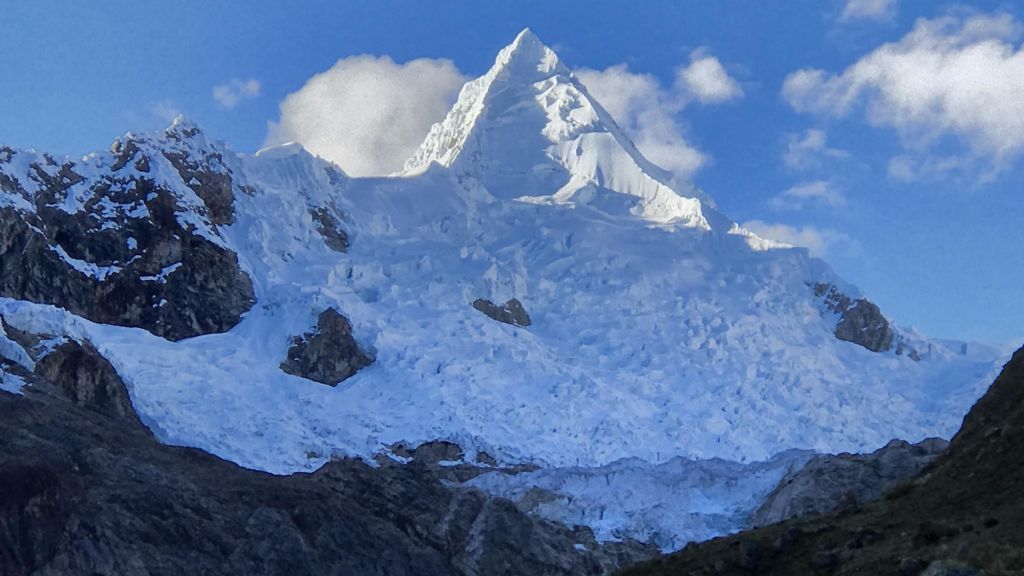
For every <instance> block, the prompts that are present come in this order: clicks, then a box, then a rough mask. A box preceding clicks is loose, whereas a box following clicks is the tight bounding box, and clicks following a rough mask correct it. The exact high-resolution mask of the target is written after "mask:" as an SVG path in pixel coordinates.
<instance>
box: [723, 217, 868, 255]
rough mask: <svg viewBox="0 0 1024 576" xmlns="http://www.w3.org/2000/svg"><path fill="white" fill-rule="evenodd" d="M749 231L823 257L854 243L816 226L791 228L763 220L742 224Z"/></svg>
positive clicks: (836, 233) (840, 235) (827, 229)
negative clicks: (830, 251) (805, 249)
mask: <svg viewBox="0 0 1024 576" xmlns="http://www.w3.org/2000/svg"><path fill="white" fill-rule="evenodd" d="M741 226H743V227H744V228H746V229H747V230H750V231H751V232H753V233H754V234H757V235H758V236H761V237H762V238H768V239H769V240H775V241H777V242H782V243H784V244H789V245H790V246H800V247H802V248H807V249H808V250H809V251H810V252H811V254H812V255H814V256H818V257H822V256H825V254H827V253H828V252H829V250H834V249H836V248H838V247H841V246H846V247H850V246H852V245H853V241H852V240H851V239H850V237H849V236H847V235H845V234H843V233H841V232H837V231H835V230H832V229H830V228H816V227H814V226H802V227H796V226H789V225H786V224H776V223H770V222H764V221H762V220H750V221H747V222H744V223H743V224H741Z"/></svg>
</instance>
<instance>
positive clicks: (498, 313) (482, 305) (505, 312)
mask: <svg viewBox="0 0 1024 576" xmlns="http://www.w3.org/2000/svg"><path fill="white" fill-rule="evenodd" d="M473 308H476V309H477V310H479V311H481V312H483V313H484V314H486V315H487V317H489V318H491V319H492V320H497V321H498V322H504V323H505V324H511V325H512V326H518V327H524V326H529V325H530V315H529V314H527V313H526V309H525V308H523V304H522V302H520V301H519V300H517V299H515V298H513V299H511V300H509V301H507V302H505V303H504V304H502V305H501V306H498V305H497V304H495V303H494V302H491V301H490V300H484V299H483V298H477V299H476V300H474V301H473Z"/></svg>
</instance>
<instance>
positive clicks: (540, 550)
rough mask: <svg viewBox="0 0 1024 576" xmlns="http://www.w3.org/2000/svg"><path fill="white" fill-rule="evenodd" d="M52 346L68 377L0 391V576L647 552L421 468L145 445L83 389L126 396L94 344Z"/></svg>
mask: <svg viewBox="0 0 1024 576" xmlns="http://www.w3.org/2000/svg"><path fill="white" fill-rule="evenodd" d="M83 351H84V352H83ZM53 354H59V355H60V356H61V357H62V359H61V360H60V361H59V362H58V364H59V365H60V366H61V367H62V369H61V370H60V371H59V372H60V374H64V373H65V372H66V373H70V374H72V375H74V376H73V377H71V378H69V379H67V380H66V381H65V382H63V383H60V384H58V383H48V382H45V381H43V380H42V378H38V377H37V379H35V380H33V381H32V383H31V385H30V386H28V387H27V388H25V389H24V393H25V396H16V395H12V394H9V393H7V392H2V391H0V438H3V442H2V443H0V574H4V575H5V576H21V575H28V574H38V575H63V574H91V575H111V576H113V575H118V576H133V575H147V576H162V575H168V576H180V575H181V574H239V575H250V574H266V575H277V574H280V575H317V574H331V575H347V574H351V575H373V574H380V575H383V574H388V575H406V574H408V575H424V576H426V575H476V574H479V575H491V574H494V575H502V574H508V575H513V574H540V575H569V574H605V573H608V572H609V571H611V570H613V569H614V568H615V567H617V566H620V565H622V564H624V563H626V562H629V561H636V560H638V559H641V558H643V557H649V556H650V555H651V554H652V550H651V549H649V548H647V547H644V546H641V545H638V544H636V543H630V542H625V543H620V544H609V545H605V546H600V545H598V544H597V543H596V542H595V541H594V539H593V535H592V534H590V533H589V531H586V530H575V531H574V530H570V529H568V528H565V527H563V526H559V525H555V524H551V523H548V522H544V521H540V520H536V519H533V518H530V517H529V516H526V515H525V514H523V513H521V512H520V511H519V510H517V509H516V507H515V506H514V505H513V504H511V503H510V502H507V501H504V500H500V499H494V498H490V497H487V496H485V495H484V494H483V493H481V492H479V491H475V490H465V489H452V488H447V487H445V486H444V485H442V484H441V482H440V481H439V480H438V479H437V478H436V477H435V476H434V475H433V474H432V473H431V471H430V470H429V469H428V468H426V467H424V466H393V467H387V468H377V469H375V468H371V467H369V466H367V465H366V464H364V463H362V462H360V461H356V460H336V461H333V462H330V463H329V464H327V465H325V466H324V467H323V468H321V469H320V470H318V471H317V472H314V473H312V474H295V475H291V476H273V475H270V474H265V473H261V472H256V471H252V470H246V469H243V468H240V467H238V466H235V465H234V464H231V463H229V462H226V461H223V460H220V459H218V458H216V457H214V456H211V455H209V454H206V453H204V452H202V451H200V450H196V449H191V448H180V447H172V446H165V445H162V444H159V443H158V442H157V441H156V440H155V438H154V437H153V436H152V435H151V434H150V433H149V431H148V430H146V428H145V427H144V426H142V425H141V424H140V423H139V422H138V420H137V419H136V418H134V413H133V414H132V417H120V415H119V414H117V413H116V411H113V412H112V411H111V410H109V409H108V408H109V406H110V403H109V402H106V401H104V402H97V401H96V400H97V399H98V398H99V395H97V394H90V393H88V391H89V390H93V389H94V388H95V387H94V384H95V383H96V382H100V381H103V382H105V386H108V388H105V389H109V391H112V392H115V394H114V396H117V397H118V398H120V399H124V398H126V397H127V394H126V391H125V389H124V386H123V384H122V383H120V380H119V379H116V380H110V379H108V377H109V376H110V374H109V370H108V369H109V364H104V362H105V361H102V357H99V356H98V354H95V356H93V354H94V349H92V348H91V347H88V346H82V347H81V348H80V350H79V351H78V352H74V350H72V353H70V354H68V353H65V352H59V349H58V351H57V352H54V353H53ZM42 360H43V361H45V357H44V358H43V359H42ZM5 367H6V366H5ZM44 371H46V370H44ZM47 372H48V371H47Z"/></svg>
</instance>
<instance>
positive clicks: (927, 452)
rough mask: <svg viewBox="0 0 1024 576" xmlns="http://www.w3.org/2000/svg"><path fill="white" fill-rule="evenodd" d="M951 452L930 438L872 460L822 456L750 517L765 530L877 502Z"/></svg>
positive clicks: (897, 443) (895, 445)
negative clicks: (775, 524) (797, 519)
mask: <svg viewBox="0 0 1024 576" xmlns="http://www.w3.org/2000/svg"><path fill="white" fill-rule="evenodd" d="M947 446H949V442H946V441H945V440H942V439H939V438H930V439H928V440H924V441H922V442H920V443H918V444H910V443H908V442H905V441H903V440H893V441H892V442H890V443H889V444H887V445H886V446H885V447H883V448H880V449H878V450H876V451H874V452H872V453H871V454H840V455H831V454H823V455H818V456H815V457H813V458H812V459H811V460H810V461H809V462H808V463H807V464H806V465H804V466H803V468H801V469H799V470H797V471H796V472H794V473H792V474H789V475H787V476H786V477H785V478H783V480H782V482H780V483H779V486H778V487H777V488H776V489H775V490H773V491H772V493H771V494H769V495H768V497H767V498H766V499H765V501H764V503H763V504H761V506H760V507H759V508H758V509H757V511H756V512H755V513H754V515H753V516H752V517H751V521H750V524H751V525H753V526H763V525H765V524H772V523H774V522H779V521H781V520H787V519H789V518H796V517H798V516H806V515H808V514H820V513H823V512H831V511H833V510H836V509H837V508H838V507H841V506H842V505H844V504H845V505H846V506H847V507H850V504H859V503H864V502H869V501H872V500H877V499H879V498H881V497H882V496H884V495H885V494H886V493H887V492H888V491H889V490H891V489H892V488H893V487H895V486H896V485H897V484H899V483H900V482H904V481H907V480H909V479H911V478H913V477H914V476H916V475H917V474H918V473H919V472H920V471H921V470H923V469H924V468H925V466H927V465H928V464H930V463H932V461H934V460H935V459H936V458H938V457H939V455H940V454H942V452H943V451H944V450H945V449H946V447H947Z"/></svg>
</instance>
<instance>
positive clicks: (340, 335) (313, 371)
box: [281, 308, 373, 386]
mask: <svg viewBox="0 0 1024 576" xmlns="http://www.w3.org/2000/svg"><path fill="white" fill-rule="evenodd" d="M372 362H373V358H372V357H370V356H369V355H368V354H367V353H365V352H363V351H362V350H361V349H360V347H359V343H358V342H356V340H355V338H354V337H353V336H352V325H351V324H350V323H349V321H348V318H345V317H344V316H342V315H341V314H340V313H338V311H337V310H335V309H334V308H328V309H326V310H324V311H323V312H321V313H320V316H319V318H318V319H317V323H316V330H315V331H314V332H307V333H305V334H303V335H302V336H297V337H295V338H294V339H293V341H292V346H291V348H289V349H288V358H287V359H286V360H285V361H284V362H282V363H281V370H283V371H285V372H287V373H288V374H292V375H294V376H300V377H302V378H307V379H309V380H313V381H315V382H320V383H321V384H327V385H328V386H337V385H338V384H339V383H340V382H342V381H343V380H345V379H346V378H349V377H350V376H352V375H353V374H355V373H356V372H357V371H358V370H359V369H360V368H364V367H366V366H369V365H370V364H371V363H372Z"/></svg>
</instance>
